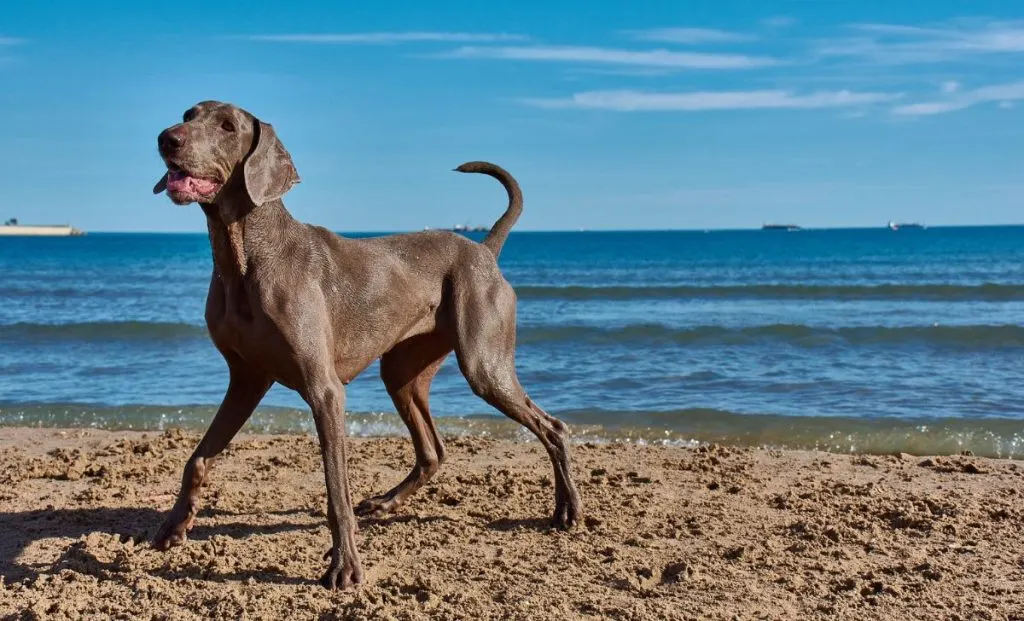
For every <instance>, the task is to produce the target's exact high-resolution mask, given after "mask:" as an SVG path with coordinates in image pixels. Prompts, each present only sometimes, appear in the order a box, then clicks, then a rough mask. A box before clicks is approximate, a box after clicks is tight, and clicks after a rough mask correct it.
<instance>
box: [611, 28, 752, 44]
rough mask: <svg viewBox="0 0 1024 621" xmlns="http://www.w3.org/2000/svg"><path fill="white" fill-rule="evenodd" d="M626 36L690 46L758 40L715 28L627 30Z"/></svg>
mask: <svg viewBox="0 0 1024 621" xmlns="http://www.w3.org/2000/svg"><path fill="white" fill-rule="evenodd" d="M625 34H626V35H628V36H630V37H632V38H634V39H637V40H639V41H655V42H659V43H680V44H690V45H692V44H701V43H736V42H742V41H753V40H754V39H756V37H754V36H752V35H748V34H743V33H740V32H729V31H726V30H715V29H713V28H652V29H650V30H627V31H625Z"/></svg>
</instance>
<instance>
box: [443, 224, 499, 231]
mask: <svg viewBox="0 0 1024 621" xmlns="http://www.w3.org/2000/svg"><path fill="white" fill-rule="evenodd" d="M452 230H453V231H455V232H456V233H485V232H487V231H489V230H491V229H489V228H488V227H486V226H469V225H467V224H456V225H455V226H453V227H452Z"/></svg>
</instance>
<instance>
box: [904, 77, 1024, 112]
mask: <svg viewBox="0 0 1024 621" xmlns="http://www.w3.org/2000/svg"><path fill="white" fill-rule="evenodd" d="M1022 99H1024V82H1012V83H1009V84H995V85H992V86H985V87H982V88H978V89H975V90H972V91H962V92H959V93H956V94H955V96H953V97H950V98H949V99H946V100H942V101H928V102H923V103H915V104H907V105H905V106H897V107H896V108H894V109H893V113H895V114H900V115H905V116H926V115H932V114H943V113H946V112H955V111H957V110H964V109H966V108H970V107H971V106H976V105H978V104H983V103H993V102H999V107H1000V108H1007V107H1013V102H1015V101H1020V100H1022Z"/></svg>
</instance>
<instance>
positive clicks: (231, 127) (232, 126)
mask: <svg viewBox="0 0 1024 621" xmlns="http://www.w3.org/2000/svg"><path fill="white" fill-rule="evenodd" d="M220 128H221V129H223V130H224V131H226V132H233V131H235V124H234V123H232V122H231V121H224V122H223V123H221V124H220Z"/></svg>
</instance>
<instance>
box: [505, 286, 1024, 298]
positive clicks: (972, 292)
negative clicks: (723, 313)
mask: <svg viewBox="0 0 1024 621" xmlns="http://www.w3.org/2000/svg"><path fill="white" fill-rule="evenodd" d="M515 290H516V294H517V295H518V297H519V299H521V300H567V301H572V300H658V299H663V300H675V299H681V300H685V299H733V300H745V299H753V300H757V299H765V300H844V301H852V300H918V301H941V302H957V301H985V302H1005V301H1013V300H1024V285H1011V284H995V283H986V284H980V285H941V284H933V285H898V284H882V285H783V284H772V285H725V286H688V285H679V286H657V285H652V286H627V285H621V286H620V285H612V286H594V287H585V286H541V285H530V286H520V287H516V288H515Z"/></svg>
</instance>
